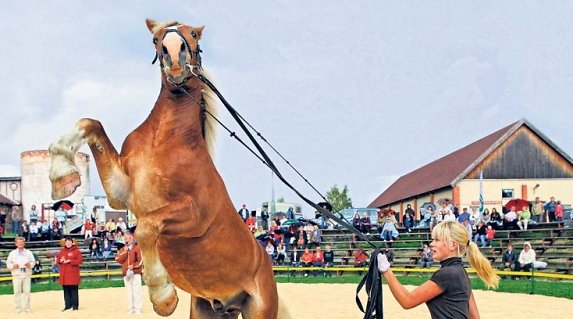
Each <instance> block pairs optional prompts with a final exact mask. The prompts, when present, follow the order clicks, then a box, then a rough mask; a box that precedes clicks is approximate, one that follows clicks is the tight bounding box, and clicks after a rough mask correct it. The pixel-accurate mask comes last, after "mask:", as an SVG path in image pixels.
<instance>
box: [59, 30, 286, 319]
mask: <svg viewBox="0 0 573 319" xmlns="http://www.w3.org/2000/svg"><path fill="white" fill-rule="evenodd" d="M146 23H147V27H148V29H149V30H150V31H151V33H152V35H153V43H154V44H155V49H156V53H157V58H158V59H159V62H160V64H161V70H162V72H161V91H160V92H159V97H158V99H157V102H155V106H154V108H153V110H152V111H151V114H150V115H149V117H148V118H147V119H146V120H145V121H144V122H143V123H142V124H141V125H140V126H139V127H138V128H136V129H135V130H134V131H133V132H131V133H130V134H129V135H128V136H127V138H126V139H125V141H124V143H123V147H122V150H121V153H120V154H118V153H117V151H116V150H115V148H114V147H113V145H112V144H111V142H110V140H109V138H108V137H107V135H106V133H105V131H104V129H103V127H102V125H101V123H100V122H98V121H96V120H92V119H81V120H80V121H79V122H78V123H77V124H76V126H75V128H74V129H73V130H72V131H71V132H70V133H68V134H66V135H64V136H62V137H61V138H60V139H59V140H57V141H56V142H55V143H53V144H52V145H51V146H50V154H51V156H52V167H51V171H50V179H51V181H52V197H53V198H54V199H60V198H64V197H67V196H69V195H71V194H72V193H73V192H74V191H75V189H76V188H77V187H78V186H79V185H80V178H79V175H78V170H77V168H76V167H75V165H74V154H75V153H76V152H77V150H78V149H79V148H80V147H81V146H82V145H83V144H84V143H87V144H88V145H89V147H90V149H91V151H92V153H93V156H94V158H95V162H96V165H97V169H98V172H99V175H100V178H101V181H102V184H103V187H104V190H105V193H106V194H107V198H108V201H109V204H110V205H111V207H113V208H115V209H129V210H131V211H132V212H133V213H134V214H135V215H136V217H137V220H138V225H137V231H136V238H137V242H138V244H139V246H140V248H141V250H142V253H143V262H144V267H145V270H144V279H145V282H146V284H147V286H148V289H149V297H150V299H151V302H152V303H153V308H154V310H155V312H156V313H158V314H159V315H162V316H169V315H170V314H172V313H173V311H174V310H175V308H176V306H177V302H178V297H177V293H176V290H175V287H174V286H173V285H176V286H177V287H179V288H181V289H183V290H185V291H187V292H189V293H190V294H191V314H190V318H238V316H239V314H242V317H243V318H247V319H251V318H260V319H269V318H277V316H279V318H280V317H282V318H287V317H288V314H286V311H285V310H284V308H283V307H281V310H280V312H281V314H280V315H279V314H278V313H279V301H278V295H277V287H276V283H275V280H274V276H273V271H272V265H271V262H270V260H269V257H268V255H267V253H266V252H265V251H264V249H263V248H262V247H261V245H259V244H258V243H257V241H256V240H255V239H254V238H253V235H252V234H251V233H250V232H249V231H248V230H247V227H245V225H244V224H243V222H242V220H241V218H240V217H239V215H238V214H237V213H236V212H235V208H234V206H233V204H232V202H231V200H230V198H229V195H228V193H227V190H226V188H225V184H224V183H223V180H222V179H221V177H220V176H219V174H218V173H217V170H216V169H215V165H214V164H213V161H212V159H211V156H210V154H211V153H210V152H213V151H212V145H213V143H212V142H213V141H214V139H213V138H214V135H213V134H214V126H215V124H216V123H213V120H209V119H210V117H208V118H207V120H206V121H204V119H205V117H204V116H203V114H204V113H203V112H202V109H201V104H204V107H205V108H206V109H207V110H208V111H209V112H210V113H213V112H214V105H215V103H214V101H213V99H212V98H213V95H212V94H213V93H212V91H210V90H209V89H208V87H206V86H205V85H204V84H203V83H202V82H201V81H200V80H199V79H198V78H197V76H195V74H197V72H201V61H200V56H199V52H200V50H199V40H200V38H201V33H202V31H203V27H200V28H194V27H190V26H186V25H182V24H180V23H178V22H167V23H162V24H158V23H156V22H155V21H153V20H149V19H148V20H146ZM202 101H204V102H202ZM207 141H210V142H207Z"/></svg>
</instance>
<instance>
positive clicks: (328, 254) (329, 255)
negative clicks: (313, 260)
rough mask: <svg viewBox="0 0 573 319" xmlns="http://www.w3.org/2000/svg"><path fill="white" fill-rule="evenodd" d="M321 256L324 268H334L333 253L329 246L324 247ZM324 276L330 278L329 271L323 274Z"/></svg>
mask: <svg viewBox="0 0 573 319" xmlns="http://www.w3.org/2000/svg"><path fill="white" fill-rule="evenodd" d="M323 255H324V267H325V268H328V267H332V266H334V251H332V250H331V248H330V245H328V244H327V245H326V247H325V250H324V253H323ZM324 275H325V276H329V277H332V273H331V272H330V271H327V272H325V273H324Z"/></svg>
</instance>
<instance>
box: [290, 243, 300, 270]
mask: <svg viewBox="0 0 573 319" xmlns="http://www.w3.org/2000/svg"><path fill="white" fill-rule="evenodd" d="M300 257H301V254H300V251H299V250H298V248H296V246H295V247H293V248H292V251H291V252H290V256H289V259H290V265H291V266H293V267H299V266H300Z"/></svg>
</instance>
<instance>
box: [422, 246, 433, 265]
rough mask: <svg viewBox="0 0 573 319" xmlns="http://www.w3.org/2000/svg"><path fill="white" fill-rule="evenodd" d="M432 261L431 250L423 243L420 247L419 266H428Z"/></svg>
mask: <svg viewBox="0 0 573 319" xmlns="http://www.w3.org/2000/svg"><path fill="white" fill-rule="evenodd" d="M433 263H434V258H433V257H432V250H431V249H430V247H428V245H424V248H422V253H421V254H420V267H422V268H430V267H432V264H433Z"/></svg>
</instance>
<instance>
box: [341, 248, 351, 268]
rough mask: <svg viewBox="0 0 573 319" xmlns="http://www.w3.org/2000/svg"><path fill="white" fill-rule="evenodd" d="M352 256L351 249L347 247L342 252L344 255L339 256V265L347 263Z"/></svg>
mask: <svg viewBox="0 0 573 319" xmlns="http://www.w3.org/2000/svg"><path fill="white" fill-rule="evenodd" d="M351 257H352V250H350V249H348V250H347V251H346V253H345V254H344V257H342V258H341V260H340V264H341V265H348V264H349V263H350V258H351Z"/></svg>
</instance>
